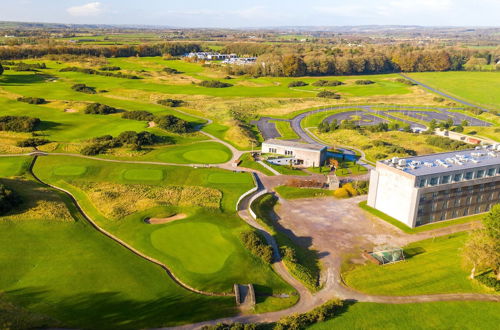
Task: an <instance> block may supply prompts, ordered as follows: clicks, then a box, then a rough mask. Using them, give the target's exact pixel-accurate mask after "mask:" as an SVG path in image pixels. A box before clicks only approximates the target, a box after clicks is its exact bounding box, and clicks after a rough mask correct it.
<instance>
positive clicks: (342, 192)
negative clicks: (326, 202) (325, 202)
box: [333, 187, 351, 198]
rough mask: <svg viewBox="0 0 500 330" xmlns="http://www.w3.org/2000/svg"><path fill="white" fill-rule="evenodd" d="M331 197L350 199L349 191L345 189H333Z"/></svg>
mask: <svg viewBox="0 0 500 330" xmlns="http://www.w3.org/2000/svg"><path fill="white" fill-rule="evenodd" d="M333 196H335V197H337V198H349V197H351V196H350V195H349V191H348V190H347V189H345V188H344V187H342V188H338V189H335V191H334V192H333Z"/></svg>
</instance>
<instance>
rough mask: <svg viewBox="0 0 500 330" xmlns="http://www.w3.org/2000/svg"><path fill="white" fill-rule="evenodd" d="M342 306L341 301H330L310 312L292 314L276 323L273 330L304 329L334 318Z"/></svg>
mask: <svg viewBox="0 0 500 330" xmlns="http://www.w3.org/2000/svg"><path fill="white" fill-rule="evenodd" d="M342 306H343V303H342V301H340V300H330V301H328V302H326V303H325V304H323V305H321V306H319V307H316V308H315V309H313V310H312V311H310V312H307V313H303V314H293V315H290V316H286V317H284V318H282V319H281V320H279V321H278V322H277V323H276V325H275V326H274V330H299V329H306V328H308V327H309V326H310V325H312V324H314V323H318V322H324V321H326V320H328V319H331V318H333V317H335V316H336V314H337V313H340V311H341V310H342Z"/></svg>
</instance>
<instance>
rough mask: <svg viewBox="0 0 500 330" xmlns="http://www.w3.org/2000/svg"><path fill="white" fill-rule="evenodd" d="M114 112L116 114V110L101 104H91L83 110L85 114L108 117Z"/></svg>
mask: <svg viewBox="0 0 500 330" xmlns="http://www.w3.org/2000/svg"><path fill="white" fill-rule="evenodd" d="M116 112H118V109H116V108H113V107H110V106H109V105H105V104H101V103H91V104H89V105H87V107H86V108H85V113H86V114H92V115H108V114H110V113H116Z"/></svg>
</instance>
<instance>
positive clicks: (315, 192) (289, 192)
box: [275, 186, 332, 199]
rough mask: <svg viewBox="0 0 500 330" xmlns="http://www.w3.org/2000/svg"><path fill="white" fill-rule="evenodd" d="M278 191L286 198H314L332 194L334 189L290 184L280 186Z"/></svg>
mask: <svg viewBox="0 0 500 330" xmlns="http://www.w3.org/2000/svg"><path fill="white" fill-rule="evenodd" d="M275 189H276V192H277V193H278V194H280V196H281V197H283V198H284V199H297V198H313V197H326V196H332V190H326V189H316V188H297V187H289V186H278V187H276V188H275Z"/></svg>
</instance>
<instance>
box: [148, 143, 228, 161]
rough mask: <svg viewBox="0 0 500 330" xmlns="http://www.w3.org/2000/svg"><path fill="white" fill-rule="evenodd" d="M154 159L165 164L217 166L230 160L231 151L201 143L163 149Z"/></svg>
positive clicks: (220, 146)
mask: <svg viewBox="0 0 500 330" xmlns="http://www.w3.org/2000/svg"><path fill="white" fill-rule="evenodd" d="M152 156H153V155H152ZM154 157H155V158H156V159H157V160H160V161H162V162H166V163H176V164H219V163H225V162H227V161H229V160H230V159H231V151H230V150H229V149H228V148H227V147H226V146H224V145H222V144H220V143H217V142H202V143H196V144H188V145H183V146H172V147H168V148H164V149H162V150H161V151H159V152H158V153H155V154H154Z"/></svg>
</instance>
